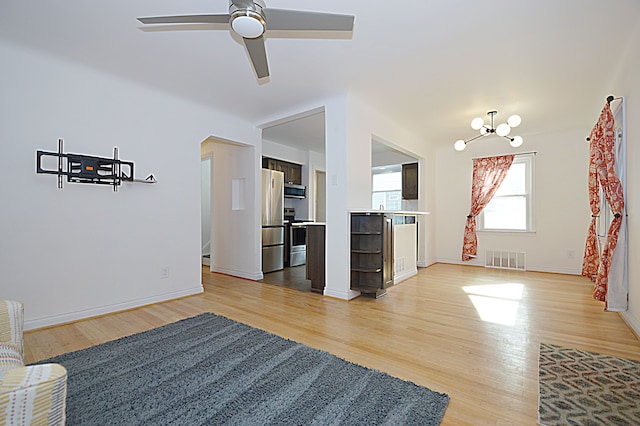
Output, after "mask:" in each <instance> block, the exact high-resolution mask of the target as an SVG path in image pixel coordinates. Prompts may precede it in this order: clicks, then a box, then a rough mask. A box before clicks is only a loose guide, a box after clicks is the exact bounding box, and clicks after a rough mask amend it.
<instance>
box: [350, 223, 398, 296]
mask: <svg viewBox="0 0 640 426" xmlns="http://www.w3.org/2000/svg"><path fill="white" fill-rule="evenodd" d="M392 285H393V218H392V216H391V215H388V214H385V213H375V212H363V213H351V289H352V290H356V291H359V292H361V293H362V294H363V295H366V296H373V297H376V298H377V297H380V296H383V295H385V294H386V289H387V288H388V287H390V286H392Z"/></svg>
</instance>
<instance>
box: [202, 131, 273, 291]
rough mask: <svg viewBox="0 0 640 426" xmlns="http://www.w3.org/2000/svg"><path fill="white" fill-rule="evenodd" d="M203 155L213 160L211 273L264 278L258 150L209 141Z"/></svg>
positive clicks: (203, 147) (204, 146)
mask: <svg viewBox="0 0 640 426" xmlns="http://www.w3.org/2000/svg"><path fill="white" fill-rule="evenodd" d="M202 153H203V154H205V153H206V154H210V155H211V156H212V159H213V161H212V167H211V169H212V173H211V188H212V200H213V201H212V205H211V229H212V241H211V246H212V253H213V256H212V257H211V271H213V272H221V273H224V274H228V275H234V276H237V277H243V278H248V279H254V280H258V279H262V257H261V249H260V248H261V234H260V229H261V223H260V220H261V219H260V213H261V212H260V206H261V204H260V203H259V202H258V200H259V198H257V197H256V194H257V195H260V194H259V192H260V191H259V188H260V186H258V185H259V181H256V179H255V176H256V174H259V173H258V172H259V171H260V167H259V166H258V164H256V158H257V157H259V156H258V155H257V154H256V148H255V147H254V146H244V145H238V144H233V143H228V142H224V141H219V140H216V139H215V138H209V140H208V141H207V142H205V143H203V145H202ZM261 178H262V177H261V175H260V179H261ZM234 180H235V183H234ZM234 185H235V186H234ZM234 191H235V192H236V193H235V195H234ZM234 196H235V197H236V200H235V203H234V201H233V199H234ZM234 204H235V205H234Z"/></svg>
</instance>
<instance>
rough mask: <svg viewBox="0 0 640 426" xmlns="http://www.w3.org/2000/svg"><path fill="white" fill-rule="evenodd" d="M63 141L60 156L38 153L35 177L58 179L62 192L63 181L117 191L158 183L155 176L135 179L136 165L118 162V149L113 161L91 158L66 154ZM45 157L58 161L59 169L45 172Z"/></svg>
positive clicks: (60, 141) (45, 152) (57, 153)
mask: <svg viewBox="0 0 640 426" xmlns="http://www.w3.org/2000/svg"><path fill="white" fill-rule="evenodd" d="M63 144H64V141H63V140H62V139H58V152H48V151H40V150H38V151H36V173H44V174H52V175H57V176H58V188H62V184H63V177H64V176H66V177H67V182H73V183H94V184H99V185H111V186H113V190H114V191H117V190H118V186H120V185H121V184H122V182H123V181H125V182H143V183H156V182H157V181H156V179H155V177H154V176H153V175H149V176H147V178H146V179H144V180H142V179H134V177H133V162H132V161H123V160H120V159H119V158H118V148H117V147H114V148H113V158H106V157H95V156H92V155H82V154H71V153H66V154H65V153H63V152H62V151H63ZM46 157H56V158H57V162H58V168H57V169H53V170H52V169H45V168H43V167H42V160H43V158H46Z"/></svg>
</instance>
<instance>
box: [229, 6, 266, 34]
mask: <svg viewBox="0 0 640 426" xmlns="http://www.w3.org/2000/svg"><path fill="white" fill-rule="evenodd" d="M263 9H264V3H263V2H262V1H260V0H255V1H251V0H230V1H229V23H230V24H231V28H233V31H235V32H236V33H237V34H238V35H240V36H242V37H244V38H258V37H260V36H262V34H264V32H265V30H266V29H267V20H266V17H265V15H264V12H263Z"/></svg>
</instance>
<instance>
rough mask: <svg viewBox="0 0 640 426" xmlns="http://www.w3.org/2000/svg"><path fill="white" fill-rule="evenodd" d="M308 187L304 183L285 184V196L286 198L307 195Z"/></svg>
mask: <svg viewBox="0 0 640 426" xmlns="http://www.w3.org/2000/svg"><path fill="white" fill-rule="evenodd" d="M306 192H307V187H306V186H304V185H296V184H293V183H285V184H284V196H285V198H299V199H303V198H305V197H306Z"/></svg>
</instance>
